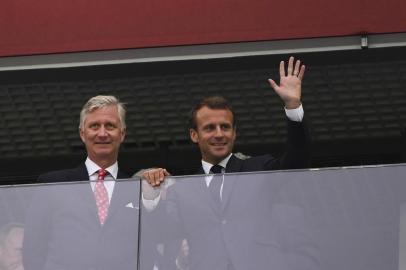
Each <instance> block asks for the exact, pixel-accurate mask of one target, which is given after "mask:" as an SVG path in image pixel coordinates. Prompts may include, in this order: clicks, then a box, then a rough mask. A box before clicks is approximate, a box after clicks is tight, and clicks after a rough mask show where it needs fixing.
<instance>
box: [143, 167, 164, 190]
mask: <svg viewBox="0 0 406 270" xmlns="http://www.w3.org/2000/svg"><path fill="white" fill-rule="evenodd" d="M169 175H170V173H169V172H168V171H167V170H166V169H164V168H155V169H150V170H147V171H145V172H144V173H143V174H142V177H143V178H144V179H146V180H147V181H148V183H149V184H150V185H151V186H153V187H156V186H159V185H161V184H162V182H164V180H165V176H169Z"/></svg>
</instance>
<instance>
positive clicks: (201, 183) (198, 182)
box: [191, 167, 221, 214]
mask: <svg viewBox="0 0 406 270" xmlns="http://www.w3.org/2000/svg"><path fill="white" fill-rule="evenodd" d="M197 174H199V175H203V176H202V178H201V179H193V180H192V183H191V184H192V185H193V187H194V190H195V192H196V193H197V194H199V196H202V199H203V200H205V201H206V202H207V203H208V204H209V205H210V207H211V208H212V209H213V211H215V212H216V214H220V213H221V209H219V207H218V205H217V204H216V203H215V201H214V200H213V198H212V195H211V193H210V191H209V188H208V187H207V184H206V173H205V172H204V170H203V167H200V168H199V170H198V171H197Z"/></svg>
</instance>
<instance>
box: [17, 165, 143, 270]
mask: <svg viewBox="0 0 406 270" xmlns="http://www.w3.org/2000/svg"><path fill="white" fill-rule="evenodd" d="M118 178H127V175H125V174H124V173H122V172H120V171H119V173H118ZM88 179H89V177H88V173H87V169H86V166H85V164H82V165H81V166H79V167H77V168H75V169H69V170H62V171H55V172H50V173H47V174H45V175H42V176H40V177H39V181H40V182H71V181H81V180H87V181H85V182H79V183H64V184H59V183H58V184H48V185H41V186H38V187H33V190H34V191H35V194H34V197H33V201H32V203H31V207H30V208H29V210H28V212H27V217H26V230H25V237H24V245H23V261H24V268H25V269H26V270H57V269H61V270H68V269H69V270H85V269H86V270H91V269H99V270H102V269H109V270H111V269H122V270H130V269H131V270H134V269H137V255H138V244H137V243H138V226H139V199H138V196H139V182H136V181H134V182H133V181H119V180H117V182H116V184H115V187H114V191H113V195H112V198H111V202H110V207H109V213H108V217H107V219H106V222H105V224H104V225H103V226H101V225H100V223H99V219H98V215H97V207H96V203H95V199H94V194H93V191H92V189H91V186H90V184H89V181H88Z"/></svg>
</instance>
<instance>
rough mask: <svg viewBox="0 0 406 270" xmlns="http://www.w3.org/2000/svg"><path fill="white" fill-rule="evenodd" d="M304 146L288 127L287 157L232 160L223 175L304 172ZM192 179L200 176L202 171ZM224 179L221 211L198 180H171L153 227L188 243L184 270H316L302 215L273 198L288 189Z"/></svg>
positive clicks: (296, 130)
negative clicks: (187, 268) (162, 214)
mask: <svg viewBox="0 0 406 270" xmlns="http://www.w3.org/2000/svg"><path fill="white" fill-rule="evenodd" d="M307 142H308V138H307V131H306V128H305V126H304V125H303V124H302V123H296V122H291V121H289V124H288V146H287V151H286V152H285V153H284V155H283V156H282V157H281V158H279V159H277V158H274V157H273V156H271V155H264V156H258V157H252V158H249V159H246V160H242V159H239V158H237V157H235V156H234V155H233V156H232V157H231V158H230V160H229V162H228V164H227V167H226V172H227V173H233V172H249V171H264V170H273V169H288V168H300V167H305V166H306V164H307V155H308V145H307ZM198 173H199V174H203V173H204V172H203V169H200V171H199V172H198ZM224 177H225V179H224V187H223V193H222V205H221V209H219V208H218V206H216V205H215V203H214V202H213V200H212V198H211V195H210V194H209V190H208V188H207V186H206V183H205V179H204V176H203V177H202V176H200V177H194V179H190V178H186V179H182V178H181V179H177V181H176V183H175V184H174V185H173V186H171V187H169V189H168V191H167V199H166V201H163V202H162V205H161V206H163V208H164V209H165V210H164V211H165V212H166V216H165V222H164V221H161V222H159V223H160V224H165V225H166V226H168V227H169V230H172V231H170V232H169V233H168V234H169V235H170V236H173V235H177V236H178V237H180V238H186V239H187V240H188V243H189V246H190V258H189V260H190V269H194V270H207V269H211V270H227V269H229V268H228V265H227V264H228V263H231V264H232V265H233V267H234V269H235V270H246V269H278V270H295V269H300V270H304V269H306V270H314V269H317V268H318V258H317V248H315V247H314V246H313V245H312V242H311V237H310V236H309V235H308V234H307V226H306V222H307V221H306V215H305V214H304V213H303V211H302V209H301V207H299V206H297V205H295V204H294V203H293V202H291V201H289V200H286V198H281V196H279V194H281V191H282V190H283V189H285V188H286V184H288V183H280V182H273V181H269V180H270V179H269V177H270V174H266V173H262V174H261V173H260V174H242V175H241V174H239V175H236V174H232V175H227V174H226V175H225V176H224ZM282 197H283V196H282ZM161 211H162V210H161ZM169 221H170V222H169ZM169 224H171V225H169Z"/></svg>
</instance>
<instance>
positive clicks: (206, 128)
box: [204, 125, 216, 131]
mask: <svg viewBox="0 0 406 270" xmlns="http://www.w3.org/2000/svg"><path fill="white" fill-rule="evenodd" d="M215 129H216V127H215V126H213V125H209V126H205V127H204V130H205V131H213V130H215Z"/></svg>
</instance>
